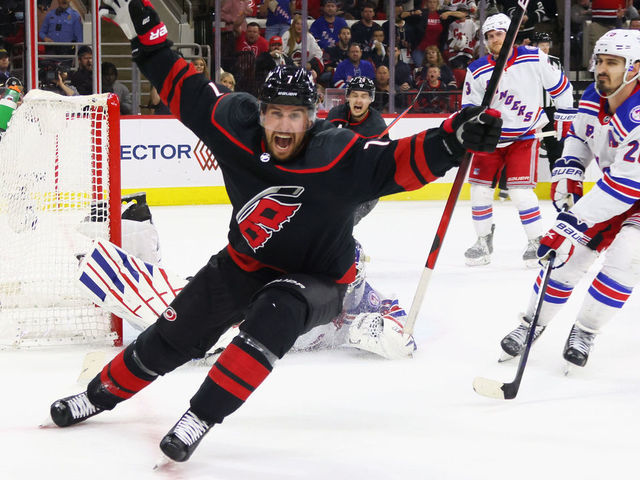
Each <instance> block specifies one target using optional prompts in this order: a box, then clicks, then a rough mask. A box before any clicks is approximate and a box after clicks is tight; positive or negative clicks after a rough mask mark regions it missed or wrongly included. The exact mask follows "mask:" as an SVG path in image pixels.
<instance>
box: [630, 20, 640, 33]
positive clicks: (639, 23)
mask: <svg viewBox="0 0 640 480" xmlns="http://www.w3.org/2000/svg"><path fill="white" fill-rule="evenodd" d="M629 30H640V17H638V18H632V19H631V20H629Z"/></svg>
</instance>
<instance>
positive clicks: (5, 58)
mask: <svg viewBox="0 0 640 480" xmlns="http://www.w3.org/2000/svg"><path fill="white" fill-rule="evenodd" d="M9 77H11V74H10V73H9V52H7V51H6V50H5V49H4V48H0V85H4V82H6V81H7V79H8V78H9Z"/></svg>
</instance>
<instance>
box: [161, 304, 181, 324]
mask: <svg viewBox="0 0 640 480" xmlns="http://www.w3.org/2000/svg"><path fill="white" fill-rule="evenodd" d="M162 316H163V317H164V318H166V319H167V320H169V321H170V322H173V321H174V320H175V319H176V318H178V314H177V313H176V311H175V310H174V309H173V308H171V307H169V308H167V309H166V310H165V311H164V313H163V314H162Z"/></svg>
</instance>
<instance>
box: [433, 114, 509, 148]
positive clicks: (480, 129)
mask: <svg viewBox="0 0 640 480" xmlns="http://www.w3.org/2000/svg"><path fill="white" fill-rule="evenodd" d="M441 128H442V129H443V130H444V131H445V132H446V133H447V134H448V135H447V136H446V137H445V143H446V144H447V146H448V147H449V150H451V152H452V153H453V154H456V153H458V152H459V151H460V148H461V147H462V148H463V149H465V150H469V151H471V152H493V151H494V150H495V149H496V146H497V145H498V140H499V139H500V132H501V131H502V119H501V118H500V112H498V111H497V110H493V109H485V108H484V107H465V108H463V109H462V110H460V111H459V112H457V113H455V114H453V115H451V116H450V117H449V118H447V119H446V120H445V121H444V122H443V123H442V126H441Z"/></svg>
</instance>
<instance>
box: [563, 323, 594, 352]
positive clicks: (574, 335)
mask: <svg viewBox="0 0 640 480" xmlns="http://www.w3.org/2000/svg"><path fill="white" fill-rule="evenodd" d="M594 338H595V335H594V334H593V333H589V332H585V331H584V330H581V329H580V328H577V327H573V328H572V329H571V333H570V334H569V348H572V349H573V350H577V351H579V352H580V353H582V354H583V355H588V354H589V350H591V346H592V345H593V339H594Z"/></svg>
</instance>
